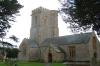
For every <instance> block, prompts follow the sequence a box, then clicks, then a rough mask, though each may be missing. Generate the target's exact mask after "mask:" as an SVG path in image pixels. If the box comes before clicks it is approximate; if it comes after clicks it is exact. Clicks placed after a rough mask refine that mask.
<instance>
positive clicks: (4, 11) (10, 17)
mask: <svg viewBox="0 0 100 66" xmlns="http://www.w3.org/2000/svg"><path fill="white" fill-rule="evenodd" d="M22 7H23V6H22V5H21V4H20V3H19V2H18V1H17V0H0V38H1V39H2V40H1V41H0V43H1V44H2V45H3V47H4V45H9V46H12V44H11V43H9V42H4V41H3V39H5V36H6V33H7V32H8V30H9V29H10V28H11V26H12V22H16V21H15V18H16V16H19V10H20V9H21V8H22ZM9 38H10V39H13V40H14V41H16V42H17V41H18V38H17V37H16V36H14V35H13V36H11V37H9ZM3 50H4V49H3Z"/></svg>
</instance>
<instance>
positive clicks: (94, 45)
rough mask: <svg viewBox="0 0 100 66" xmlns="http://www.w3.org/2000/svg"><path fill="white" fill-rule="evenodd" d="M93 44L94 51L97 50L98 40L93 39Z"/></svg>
mask: <svg viewBox="0 0 100 66" xmlns="http://www.w3.org/2000/svg"><path fill="white" fill-rule="evenodd" d="M92 44H93V45H92V46H93V49H94V50H96V49H97V47H96V38H95V37H93V38H92Z"/></svg>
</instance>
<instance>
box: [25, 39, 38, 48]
mask: <svg viewBox="0 0 100 66" xmlns="http://www.w3.org/2000/svg"><path fill="white" fill-rule="evenodd" d="M26 42H27V44H28V45H29V46H30V47H38V45H37V42H36V41H34V40H31V39H26Z"/></svg>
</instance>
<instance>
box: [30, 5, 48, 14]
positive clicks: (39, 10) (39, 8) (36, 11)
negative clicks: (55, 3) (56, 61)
mask: <svg viewBox="0 0 100 66" xmlns="http://www.w3.org/2000/svg"><path fill="white" fill-rule="evenodd" d="M39 12H45V13H50V10H49V9H46V8H43V7H38V8H36V9H34V10H32V14H36V13H39Z"/></svg>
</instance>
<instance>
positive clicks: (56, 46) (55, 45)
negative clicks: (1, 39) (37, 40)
mask: <svg viewBox="0 0 100 66" xmlns="http://www.w3.org/2000/svg"><path fill="white" fill-rule="evenodd" d="M50 45H51V46H52V48H53V49H54V50H55V51H56V52H61V50H60V48H59V47H58V45H57V44H50Z"/></svg>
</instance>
